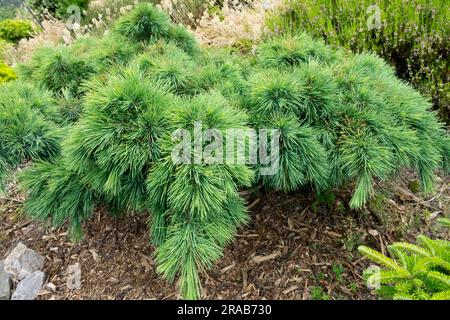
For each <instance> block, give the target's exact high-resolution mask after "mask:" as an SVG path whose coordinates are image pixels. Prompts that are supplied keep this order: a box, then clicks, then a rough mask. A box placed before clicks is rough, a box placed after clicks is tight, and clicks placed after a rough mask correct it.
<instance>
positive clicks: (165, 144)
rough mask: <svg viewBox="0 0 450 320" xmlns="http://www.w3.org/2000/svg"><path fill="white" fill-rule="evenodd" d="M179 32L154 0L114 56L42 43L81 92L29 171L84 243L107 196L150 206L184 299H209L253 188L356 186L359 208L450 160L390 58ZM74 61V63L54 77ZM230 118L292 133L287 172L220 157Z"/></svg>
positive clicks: (84, 43) (86, 44) (304, 42)
mask: <svg viewBox="0 0 450 320" xmlns="http://www.w3.org/2000/svg"><path fill="white" fill-rule="evenodd" d="M172 28H174V26H173V25H172V24H171V23H170V21H169V19H168V17H166V16H165V15H164V14H163V13H162V12H160V11H158V10H157V9H156V8H155V7H153V6H151V5H148V4H145V5H140V6H138V7H137V8H136V9H135V10H134V11H132V12H130V13H129V14H128V15H126V16H124V17H123V18H122V20H121V21H120V22H119V23H118V25H117V26H116V27H115V28H114V29H113V31H112V33H111V34H110V35H108V36H107V37H118V38H119V39H120V38H121V39H123V41H131V43H132V44H133V45H135V46H136V47H135V48H136V49H133V50H130V51H129V52H125V51H126V50H128V49H123V48H120V46H117V47H114V46H113V45H112V44H111V46H110V47H111V51H106V52H107V53H106V56H104V55H102V52H97V51H96V50H97V48H96V46H95V45H93V44H95V43H96V42H95V41H94V40H93V39H89V38H88V39H83V40H79V41H77V42H76V43H75V44H74V45H73V46H71V47H68V48H64V49H61V48H56V49H51V48H50V49H45V50H50V51H51V52H50V54H49V55H47V56H46V55H42V54H41V53H37V54H36V56H35V57H34V58H33V59H32V60H31V62H30V63H29V64H27V65H24V66H23V70H24V71H25V72H27V73H28V74H29V75H30V79H31V83H32V85H33V86H36V87H39V86H41V87H44V88H46V89H47V90H49V91H50V92H51V94H52V95H53V98H55V99H56V100H57V105H58V107H60V106H61V105H63V103H62V102H60V100H61V99H62V100H63V101H67V102H69V101H71V102H74V104H73V105H74V106H76V103H75V102H77V101H78V102H80V103H81V106H80V108H81V109H80V110H81V111H80V112H77V109H76V107H74V110H75V111H74V114H75V117H74V118H76V119H78V120H76V119H75V120H74V121H72V122H71V123H70V125H68V126H67V127H65V130H66V131H68V133H67V134H66V135H65V136H64V139H62V140H63V141H62V142H61V144H60V145H58V146H59V147H60V148H61V152H60V153H59V154H58V156H56V157H55V156H51V157H48V159H46V160H47V161H42V162H40V163H37V164H36V165H35V166H34V167H33V168H31V169H30V170H28V171H27V172H26V173H25V174H24V175H23V176H22V181H23V186H24V188H25V189H26V190H27V194H28V199H27V201H26V204H25V208H26V211H27V212H28V213H29V214H30V215H31V216H33V217H35V218H38V219H51V220H52V221H53V222H55V223H57V224H61V223H63V222H66V221H68V222H69V223H70V225H71V231H72V233H71V234H72V236H73V238H74V239H80V238H81V236H82V225H83V223H84V222H85V221H86V220H87V219H88V218H89V217H91V216H92V212H93V210H95V208H96V206H98V205H101V206H103V207H105V206H106V207H107V208H108V210H107V211H108V212H109V213H111V214H112V215H114V216H117V215H120V214H126V213H130V212H133V213H145V214H148V215H149V217H150V219H149V229H150V235H151V236H150V238H151V241H152V243H153V244H154V245H155V247H156V250H155V261H156V263H157V270H158V271H159V272H160V273H161V274H162V275H163V276H164V277H165V278H167V279H168V280H170V281H173V280H175V278H177V277H179V282H178V283H179V287H180V290H181V292H182V294H183V296H184V297H186V298H198V297H199V296H200V293H201V286H200V278H199V273H201V272H202V271H204V270H206V269H208V268H209V267H211V266H212V265H213V263H214V261H216V260H217V259H218V258H219V257H220V255H221V252H222V249H223V247H224V246H225V245H226V244H228V243H229V242H230V241H232V239H233V236H234V235H235V233H236V230H237V229H238V228H239V226H242V225H243V224H244V223H245V222H247V221H248V215H247V213H246V208H245V202H244V200H243V199H242V198H241V197H240V196H239V193H238V191H239V190H240V189H242V188H248V187H250V186H252V185H255V184H260V183H262V184H263V185H264V186H265V187H266V188H267V189H275V190H280V191H291V190H296V189H299V188H311V187H312V188H314V189H315V190H326V189H328V188H330V187H343V186H345V185H350V186H352V187H353V190H354V193H353V197H352V199H351V203H350V205H351V206H352V207H354V208H359V207H362V206H364V204H365V203H366V202H367V200H368V199H369V197H370V196H371V195H372V194H373V193H374V184H375V183H376V182H377V181H379V180H383V179H388V178H391V177H394V176H395V174H396V173H397V172H398V171H399V170H401V169H402V168H412V169H416V170H417V171H418V172H419V174H420V177H421V181H422V187H423V189H424V191H426V192H432V191H433V187H434V185H435V175H434V174H435V171H436V170H438V169H439V168H441V167H443V168H444V169H446V170H448V164H449V154H450V147H449V138H448V136H447V134H446V132H445V131H444V129H443V128H442V126H441V124H439V122H438V121H437V120H436V118H435V116H434V114H432V113H429V112H427V111H426V109H427V108H428V106H429V103H428V101H427V100H426V99H425V98H423V97H422V96H420V95H419V94H418V93H417V92H416V91H414V90H413V89H412V88H411V87H409V86H408V85H406V84H404V83H402V82H401V81H399V80H398V79H396V78H395V76H394V74H393V72H392V70H391V69H390V68H389V67H387V66H386V65H385V63H384V62H383V61H382V60H380V59H379V58H377V57H375V56H372V55H370V54H363V55H348V54H345V53H343V52H340V51H335V50H333V49H331V48H330V47H328V46H326V45H324V44H323V43H321V42H317V41H314V40H312V39H311V38H309V37H308V36H306V35H298V36H294V37H283V38H274V39H271V40H269V41H267V42H265V43H263V44H261V45H260V47H259V48H258V49H257V52H256V56H244V55H236V54H232V53H230V51H229V50H215V49H205V48H202V49H199V50H198V51H197V53H196V54H195V55H193V54H192V52H191V50H190V49H188V48H189V46H190V44H192V43H193V42H192V41H191V40H192V38H191V37H190V36H187V35H188V33H187V31H183V32H181V29H179V30H178V31H177V32H176V33H174V32H173V30H172ZM177 28H178V27H177ZM171 30H172V31H171ZM171 34H172V36H173V38H171ZM180 34H183V36H181V35H180ZM112 39H114V38H104V39H103V40H102V41H105V44H108V42H109V41H113V40H112ZM106 46H107V47H108V45H106ZM123 50H125V51H123ZM108 52H109V53H108ZM87 57H96V58H95V59H90V60H86V59H87ZM111 57H112V58H111ZM61 62H64V65H65V66H66V65H67V67H64V68H63V69H64V70H65V72H66V73H60V74H57V75H55V74H51V75H46V76H44V70H47V71H48V72H51V71H54V70H59V68H58V66H61V65H62V63H61ZM78 64H79V66H81V69H79V68H78V69H77V70H74V68H73V66H75V65H78ZM43 66H44V67H45V68H43ZM80 70H81V71H80ZM83 70H84V71H83ZM66 76H67V77H68V78H67V79H65V77H66ZM72 77H73V78H72ZM69 78H70V79H71V80H70V79H69ZM67 84H70V86H69V87H68V86H67ZM27 110H29V109H27ZM59 110H60V114H61V109H59ZM64 110H65V109H64ZM69 110H73V109H70V108H69ZM69 114H72V112H69ZM63 125H66V123H63ZM230 129H234V130H235V129H242V130H247V129H255V131H254V132H255V134H256V135H259V137H260V138H262V137H263V135H264V134H263V132H264V130H266V132H269V133H268V135H269V136H270V138H273V139H271V140H272V141H278V142H279V157H275V158H273V160H276V159H278V162H277V163H278V167H277V170H275V171H274V172H273V173H272V174H269V175H267V174H265V173H264V171H263V169H265V165H266V164H265V163H262V162H261V161H259V162H257V163H256V164H255V163H250V162H249V161H245V162H242V163H236V162H235V161H234V162H232V163H230V162H226V161H219V160H223V159H224V150H223V149H220V145H221V144H224V143H227V141H230V140H229V138H228V137H227V135H226V132H227V131H228V130H230ZM274 129H275V131H274ZM205 135H206V136H205ZM217 136H220V137H223V140H222V142H219V141H220V140H219V139H217V138H216V137H217ZM216 139H217V140H216ZM260 141H261V140H260ZM212 142H216V143H217V144H216V145H215V147H211V143H212ZM198 148H199V149H200V150H201V151H203V152H202V153H200V156H199V153H198ZM276 149H277V148H276V145H275V144H274V145H272V144H271V145H270V146H269V147H268V150H267V151H274V154H276V153H275V150H276ZM175 151H176V152H175ZM174 152H175V155H178V154H180V153H181V154H182V155H183V156H182V157H181V158H180V157H174ZM245 156H247V154H246V153H245ZM33 159H34V157H33ZM180 159H184V160H186V161H179V160H180ZM43 160H45V159H43ZM260 160H261V159H260Z"/></svg>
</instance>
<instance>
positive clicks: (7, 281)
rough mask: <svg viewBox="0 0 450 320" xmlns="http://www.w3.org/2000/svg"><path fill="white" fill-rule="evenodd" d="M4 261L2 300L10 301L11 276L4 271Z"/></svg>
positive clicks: (0, 275)
mask: <svg viewBox="0 0 450 320" xmlns="http://www.w3.org/2000/svg"><path fill="white" fill-rule="evenodd" d="M3 267H4V265H3V261H0V300H9V298H10V297H11V276H10V275H9V273H7V272H5V271H4V269H3Z"/></svg>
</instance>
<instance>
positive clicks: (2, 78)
mask: <svg viewBox="0 0 450 320" xmlns="http://www.w3.org/2000/svg"><path fill="white" fill-rule="evenodd" d="M16 78H17V75H16V73H15V72H14V69H13V68H11V67H8V66H7V65H6V64H4V63H3V62H1V61H0V85H1V84H2V83H4V82H8V81H11V80H14V79H16Z"/></svg>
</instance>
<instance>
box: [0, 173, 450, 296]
mask: <svg viewBox="0 0 450 320" xmlns="http://www.w3.org/2000/svg"><path fill="white" fill-rule="evenodd" d="M411 178H412V175H411V174H404V175H403V178H402V179H400V180H399V181H398V182H396V185H390V186H384V190H386V191H385V196H383V197H385V198H382V199H381V200H380V198H376V200H374V201H373V202H371V204H370V206H369V207H368V209H366V210H363V211H360V212H356V211H348V210H347V209H345V206H344V207H343V206H342V205H341V203H342V204H343V203H346V202H347V201H348V198H349V196H350V194H349V193H346V192H345V191H341V192H340V193H336V194H335V196H334V199H333V197H331V198H330V197H328V200H323V199H322V200H321V199H317V197H316V196H315V195H314V193H309V192H306V191H304V192H295V193H290V194H288V195H285V194H284V193H269V194H264V195H260V197H255V196H249V201H250V202H251V204H250V205H251V206H253V207H252V208H251V217H252V219H251V221H252V222H251V223H250V224H249V225H248V226H246V227H244V228H242V229H241V230H240V231H239V233H238V235H237V237H236V241H234V242H233V243H232V244H231V245H230V246H228V247H227V248H226V249H225V251H224V256H223V258H222V259H220V260H219V261H218V262H217V263H216V264H215V267H214V268H213V269H212V270H211V271H209V272H207V273H206V274H203V275H202V283H203V292H202V297H203V298H204V299H293V300H301V299H376V296H375V295H374V294H373V293H371V292H370V290H368V289H367V288H366V285H365V282H364V280H363V278H362V273H363V270H364V269H365V268H367V267H368V266H369V265H370V263H369V261H367V260H366V259H364V258H361V255H360V254H359V253H358V252H357V251H356V247H357V246H358V245H359V244H366V245H370V246H372V247H375V248H377V249H379V250H381V251H385V248H386V246H387V245H388V244H390V243H392V242H394V241H399V240H405V241H413V240H414V238H415V236H416V235H417V234H418V233H422V234H427V235H431V236H433V237H440V238H447V239H448V234H445V233H443V232H444V231H443V230H442V229H439V228H436V225H435V219H436V218H437V217H439V216H441V215H442V214H443V213H448V212H450V189H449V188H448V186H449V183H450V179H449V178H448V177H445V178H442V179H441V181H440V184H439V190H440V192H439V193H438V195H437V196H436V197H434V198H431V199H432V200H431V201H429V202H424V203H422V202H423V201H427V200H425V199H422V198H421V197H419V196H416V195H414V194H413V193H412V192H411V193H410V192H409V191H408V185H410V184H411V181H414V180H412V179H411ZM399 190H401V191H399ZM330 199H331V200H330ZM428 200H430V199H428ZM380 201H382V202H383V203H385V205H384V206H383V207H384V208H383V212H384V214H385V216H384V217H385V218H386V222H385V223H383V224H380V223H379V222H378V221H377V218H376V217H377V214H374V213H375V212H376V211H377V205H379V202H380ZM20 202H21V197H20V196H19V195H16V196H15V197H14V198H10V199H9V200H3V201H2V203H1V207H0V208H1V210H0V243H1V246H0V257H4V256H6V254H7V253H8V252H9V251H10V250H12V249H13V248H14V246H15V244H16V243H17V242H18V241H22V242H24V243H25V244H26V245H27V246H28V247H30V248H33V249H34V250H37V251H38V252H40V253H41V254H42V255H44V256H45V257H46V261H45V272H46V273H47V275H48V282H50V283H52V284H54V285H55V288H56V289H55V288H52V286H51V285H50V286H47V287H46V288H45V290H43V291H41V293H40V295H39V298H40V299H119V300H122V299H178V298H180V296H179V293H178V291H177V289H176V286H175V285H174V284H170V283H168V282H167V281H165V280H164V279H163V278H161V277H160V276H159V275H158V274H157V273H156V265H155V264H154V261H153V259H152V253H153V247H152V246H151V244H150V242H149V241H148V237H149V235H148V229H147V216H146V215H136V216H127V217H124V218H121V219H119V220H114V219H112V218H111V217H110V216H109V215H108V214H105V213H104V212H102V211H101V210H99V211H98V212H97V213H96V216H95V218H94V219H92V220H91V221H89V222H88V223H87V225H86V228H85V232H86V233H85V237H84V239H83V241H82V242H81V243H79V244H74V243H72V242H71V241H70V240H69V237H68V234H67V228H65V227H63V228H58V229H55V228H46V227H45V226H43V225H42V224H39V223H35V222H32V221H31V220H29V218H27V217H24V216H23V215H21V214H20V212H21V203H20ZM419 202H420V203H419ZM77 262H78V263H79V264H80V267H81V270H82V276H81V279H82V285H81V289H80V290H69V289H67V287H66V280H67V268H68V266H69V265H72V264H74V263H77ZM111 262H114V263H111Z"/></svg>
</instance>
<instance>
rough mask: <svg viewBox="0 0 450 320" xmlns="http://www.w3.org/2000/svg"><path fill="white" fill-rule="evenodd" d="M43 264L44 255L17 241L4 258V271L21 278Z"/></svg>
mask: <svg viewBox="0 0 450 320" xmlns="http://www.w3.org/2000/svg"><path fill="white" fill-rule="evenodd" d="M43 266H44V257H43V256H41V255H40V254H39V253H37V252H36V251H34V250H31V249H29V248H27V246H26V245H24V244H23V243H22V242H19V243H18V244H17V246H16V247H15V248H14V250H13V251H12V252H11V253H10V254H9V255H8V256H7V257H6V259H5V271H6V272H8V273H9V274H11V275H13V276H14V277H16V278H17V279H19V280H21V279H24V278H25V277H27V276H29V275H30V274H32V273H33V272H35V271H37V270H41V269H42V268H43Z"/></svg>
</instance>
